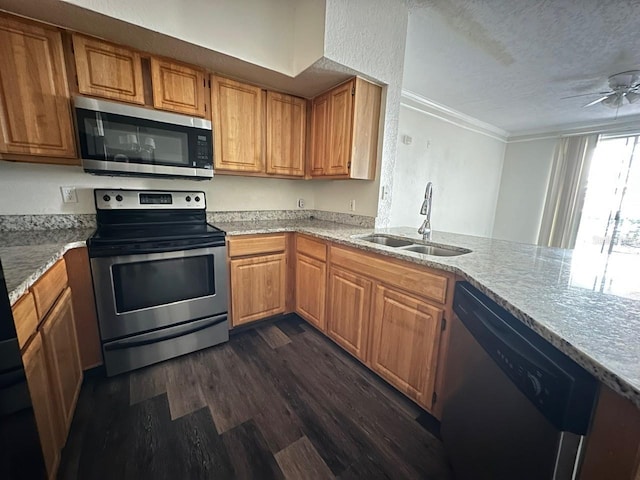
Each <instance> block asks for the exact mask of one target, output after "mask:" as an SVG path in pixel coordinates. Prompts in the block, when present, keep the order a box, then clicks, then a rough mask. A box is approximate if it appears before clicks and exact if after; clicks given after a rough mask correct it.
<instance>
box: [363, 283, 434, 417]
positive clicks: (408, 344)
mask: <svg viewBox="0 0 640 480" xmlns="http://www.w3.org/2000/svg"><path fill="white" fill-rule="evenodd" d="M442 317H443V310H441V309H439V308H437V307H434V306H432V305H429V304H427V303H425V302H423V301H421V300H418V299H416V298H414V297H412V296H410V295H407V294H405V293H403V292H401V291H399V290H395V289H391V288H388V287H386V286H382V285H378V286H377V287H376V291H375V299H374V312H373V336H372V345H371V355H370V357H369V358H370V362H371V368H373V370H375V371H376V372H377V373H379V374H380V375H381V376H382V377H383V378H385V379H386V380H387V381H388V382H389V383H391V384H393V385H394V386H395V387H396V388H398V389H399V390H401V391H402V392H404V393H406V394H407V395H408V396H409V397H411V398H413V399H414V400H416V401H417V402H418V403H420V404H421V405H423V406H425V407H426V408H431V403H432V398H431V397H432V394H433V388H434V387H433V386H434V382H435V363H436V359H437V354H438V345H439V341H440V331H441V325H442Z"/></svg>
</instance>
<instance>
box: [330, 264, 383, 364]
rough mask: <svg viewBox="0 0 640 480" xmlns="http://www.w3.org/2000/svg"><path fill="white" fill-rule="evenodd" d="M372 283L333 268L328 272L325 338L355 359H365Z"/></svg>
mask: <svg viewBox="0 0 640 480" xmlns="http://www.w3.org/2000/svg"><path fill="white" fill-rule="evenodd" d="M372 285H373V282H372V281H371V280H368V279H366V278H364V277H361V276H359V275H355V274H353V273H349V272H347V271H345V270H341V269H338V268H335V267H331V270H330V272H329V301H328V302H327V305H328V312H327V334H328V335H329V336H330V337H331V338H333V339H334V340H335V341H336V342H337V343H339V344H340V345H342V347H344V348H345V349H346V350H347V351H348V352H350V353H351V354H353V355H355V356H356V357H358V358H359V359H361V360H363V361H366V359H367V343H368V338H369V324H370V319H369V313H370V308H371V291H372Z"/></svg>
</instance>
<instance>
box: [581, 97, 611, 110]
mask: <svg viewBox="0 0 640 480" xmlns="http://www.w3.org/2000/svg"><path fill="white" fill-rule="evenodd" d="M607 98H609V95H605V96H604V97H600V98H599V99H597V100H594V101H593V102H591V103H587V104H586V105H584V106H583V107H582V108H587V107H591V106H592V105H596V104H597V103H600V102H602V101H603V100H606V99H607Z"/></svg>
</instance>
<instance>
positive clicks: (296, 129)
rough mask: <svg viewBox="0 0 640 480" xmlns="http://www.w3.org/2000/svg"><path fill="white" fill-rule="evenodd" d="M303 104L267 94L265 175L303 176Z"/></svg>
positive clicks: (291, 98) (293, 98) (286, 96)
mask: <svg viewBox="0 0 640 480" xmlns="http://www.w3.org/2000/svg"><path fill="white" fill-rule="evenodd" d="M306 123H307V101H306V100H305V99H303V98H298V97H292V96H291V95H284V94H282V93H275V92H267V173H271V174H277V175H291V176H298V177H302V176H304V162H305V152H306V145H305V134H306Z"/></svg>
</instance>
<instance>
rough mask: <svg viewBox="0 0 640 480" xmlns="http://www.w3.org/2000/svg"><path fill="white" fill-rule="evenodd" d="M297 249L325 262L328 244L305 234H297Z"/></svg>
mask: <svg viewBox="0 0 640 480" xmlns="http://www.w3.org/2000/svg"><path fill="white" fill-rule="evenodd" d="M296 250H297V251H298V252H300V253H304V254H305V255H307V256H309V257H313V258H317V259H318V260H322V261H323V262H324V261H326V260H327V246H326V245H325V244H324V243H322V242H319V241H317V240H313V239H311V238H309V237H305V236H303V235H297V236H296Z"/></svg>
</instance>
